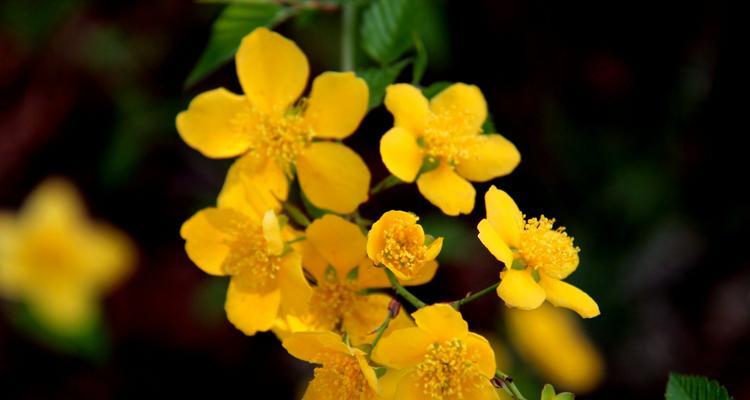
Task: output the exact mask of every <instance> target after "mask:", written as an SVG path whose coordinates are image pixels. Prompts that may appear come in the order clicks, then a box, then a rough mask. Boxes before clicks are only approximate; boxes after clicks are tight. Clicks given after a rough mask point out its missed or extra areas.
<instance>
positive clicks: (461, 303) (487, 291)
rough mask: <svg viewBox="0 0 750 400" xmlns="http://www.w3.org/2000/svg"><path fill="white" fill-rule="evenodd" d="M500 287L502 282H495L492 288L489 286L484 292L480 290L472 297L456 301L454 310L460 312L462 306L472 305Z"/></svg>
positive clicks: (453, 304)
mask: <svg viewBox="0 0 750 400" xmlns="http://www.w3.org/2000/svg"><path fill="white" fill-rule="evenodd" d="M499 285H500V282H495V283H493V284H492V285H490V286H488V287H486V288H484V289H482V290H480V291H478V292H476V293H473V294H470V295H468V296H466V297H464V298H463V299H461V300H456V301H454V302H453V303H452V304H451V305H452V306H453V308H455V309H456V310H458V309H459V308H461V306H462V305H464V304H466V303H471V302H472V301H474V300H476V299H478V298H480V297H482V296H484V295H486V294H487V293H492V292H494V291H495V289H497V287H498V286H499Z"/></svg>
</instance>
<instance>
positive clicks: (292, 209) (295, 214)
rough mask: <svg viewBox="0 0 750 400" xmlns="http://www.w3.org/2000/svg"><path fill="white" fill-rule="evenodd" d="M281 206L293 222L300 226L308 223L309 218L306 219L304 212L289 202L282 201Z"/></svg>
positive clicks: (305, 225)
mask: <svg viewBox="0 0 750 400" xmlns="http://www.w3.org/2000/svg"><path fill="white" fill-rule="evenodd" d="M281 207H282V208H283V209H284V211H286V213H287V215H289V218H291V219H292V220H294V222H296V223H297V224H299V225H300V226H303V227H307V226H308V225H310V219H308V218H307V216H306V215H305V213H303V212H302V210H300V209H299V208H297V207H296V206H294V205H292V204H291V203H287V202H283V203H281Z"/></svg>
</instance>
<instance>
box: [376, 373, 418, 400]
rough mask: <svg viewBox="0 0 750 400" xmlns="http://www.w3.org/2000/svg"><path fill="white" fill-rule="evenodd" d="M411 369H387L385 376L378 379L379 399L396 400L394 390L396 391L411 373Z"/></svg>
mask: <svg viewBox="0 0 750 400" xmlns="http://www.w3.org/2000/svg"><path fill="white" fill-rule="evenodd" d="M412 371H413V369H411V368H402V369H389V370H388V371H386V373H385V375H383V377H382V378H380V382H379V383H380V393H379V394H380V398H381V399H383V400H393V399H396V390H397V389H398V386H399V384H400V383H401V380H402V379H403V378H404V376H406V375H407V374H409V373H411V372H412Z"/></svg>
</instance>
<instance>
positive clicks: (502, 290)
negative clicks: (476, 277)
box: [497, 269, 545, 310]
mask: <svg viewBox="0 0 750 400" xmlns="http://www.w3.org/2000/svg"><path fill="white" fill-rule="evenodd" d="M497 294H498V296H500V298H501V299H503V301H505V305H507V306H508V307H517V308H520V309H522V310H533V309H535V308H537V307H539V306H541V305H542V303H544V298H545V295H544V289H542V287H541V286H539V284H538V283H536V281H534V278H533V277H532V276H531V272H529V270H528V269H525V270H517V269H507V270H505V271H503V272H501V273H500V286H498V287H497Z"/></svg>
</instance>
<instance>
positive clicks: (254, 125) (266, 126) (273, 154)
mask: <svg viewBox="0 0 750 400" xmlns="http://www.w3.org/2000/svg"><path fill="white" fill-rule="evenodd" d="M301 108H302V107H298V108H297V109H292V110H290V111H289V112H287V113H286V114H283V115H271V114H266V113H263V112H260V111H258V110H254V109H253V108H251V107H248V109H247V112H245V113H242V114H240V115H239V116H237V118H236V119H235V121H233V123H234V124H235V125H237V126H238V129H239V131H240V132H241V134H242V135H243V137H250V139H251V140H250V148H251V149H252V150H253V151H254V152H255V154H256V155H257V156H259V157H268V158H272V159H275V160H277V162H279V164H280V165H282V166H284V167H285V169H287V172H289V171H288V168H289V166H290V165H291V164H292V163H293V162H294V160H295V159H296V158H297V155H299V153H300V152H302V150H304V149H305V148H306V147H307V146H309V145H310V143H312V133H311V130H310V129H309V127H308V126H307V123H306V122H305V119H304V118H303V117H302V112H301V110H300V109H301Z"/></svg>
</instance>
